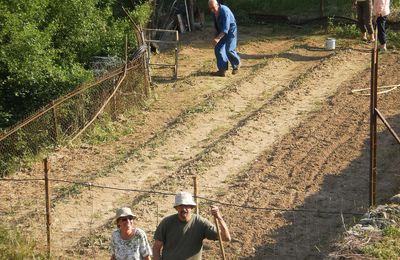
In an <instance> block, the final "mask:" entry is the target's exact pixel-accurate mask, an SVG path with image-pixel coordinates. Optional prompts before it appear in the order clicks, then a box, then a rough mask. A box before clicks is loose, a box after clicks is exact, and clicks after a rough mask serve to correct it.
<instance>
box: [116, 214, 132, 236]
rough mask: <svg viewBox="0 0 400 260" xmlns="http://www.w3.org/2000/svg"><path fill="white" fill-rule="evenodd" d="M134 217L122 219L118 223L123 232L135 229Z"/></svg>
mask: <svg viewBox="0 0 400 260" xmlns="http://www.w3.org/2000/svg"><path fill="white" fill-rule="evenodd" d="M133 219H134V218H133V217H132V216H127V217H121V218H119V219H118V221H117V225H118V227H119V229H120V230H121V231H124V232H126V231H129V230H132V229H133Z"/></svg>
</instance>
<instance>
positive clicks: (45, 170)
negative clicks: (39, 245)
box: [43, 158, 51, 259]
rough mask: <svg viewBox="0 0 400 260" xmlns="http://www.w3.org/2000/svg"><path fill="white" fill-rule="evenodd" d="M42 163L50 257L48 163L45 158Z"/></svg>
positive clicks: (48, 253)
mask: <svg viewBox="0 0 400 260" xmlns="http://www.w3.org/2000/svg"><path fill="white" fill-rule="evenodd" d="M43 165H44V186H45V198H46V230H47V258H48V259H50V250H51V244H50V242H51V241H50V225H51V220H50V192H49V176H48V173H49V165H48V160H47V158H44V160H43Z"/></svg>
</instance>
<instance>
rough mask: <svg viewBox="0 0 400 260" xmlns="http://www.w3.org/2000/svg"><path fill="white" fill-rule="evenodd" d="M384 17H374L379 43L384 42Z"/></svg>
mask: <svg viewBox="0 0 400 260" xmlns="http://www.w3.org/2000/svg"><path fill="white" fill-rule="evenodd" d="M386 18H387V16H379V17H378V18H377V19H376V26H377V27H378V40H379V43H380V44H385V43H386Z"/></svg>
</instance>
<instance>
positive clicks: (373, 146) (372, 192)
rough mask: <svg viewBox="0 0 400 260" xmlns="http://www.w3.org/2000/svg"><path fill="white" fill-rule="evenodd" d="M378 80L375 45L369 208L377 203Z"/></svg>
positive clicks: (372, 70) (371, 107)
mask: <svg viewBox="0 0 400 260" xmlns="http://www.w3.org/2000/svg"><path fill="white" fill-rule="evenodd" d="M377 78H378V51H377V46H376V44H375V46H374V48H373V50H372V57H371V96H370V114H371V115H370V173H369V206H370V207H371V206H374V205H375V201H376V138H377V134H376V130H377V129H376V125H377V120H376V119H377V116H376V108H377V82H378V81H377Z"/></svg>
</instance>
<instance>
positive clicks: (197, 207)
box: [193, 176, 200, 215]
mask: <svg viewBox="0 0 400 260" xmlns="http://www.w3.org/2000/svg"><path fill="white" fill-rule="evenodd" d="M193 187H194V191H193V194H194V202H196V214H197V215H199V214H200V212H199V201H198V199H197V176H194V177H193Z"/></svg>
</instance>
